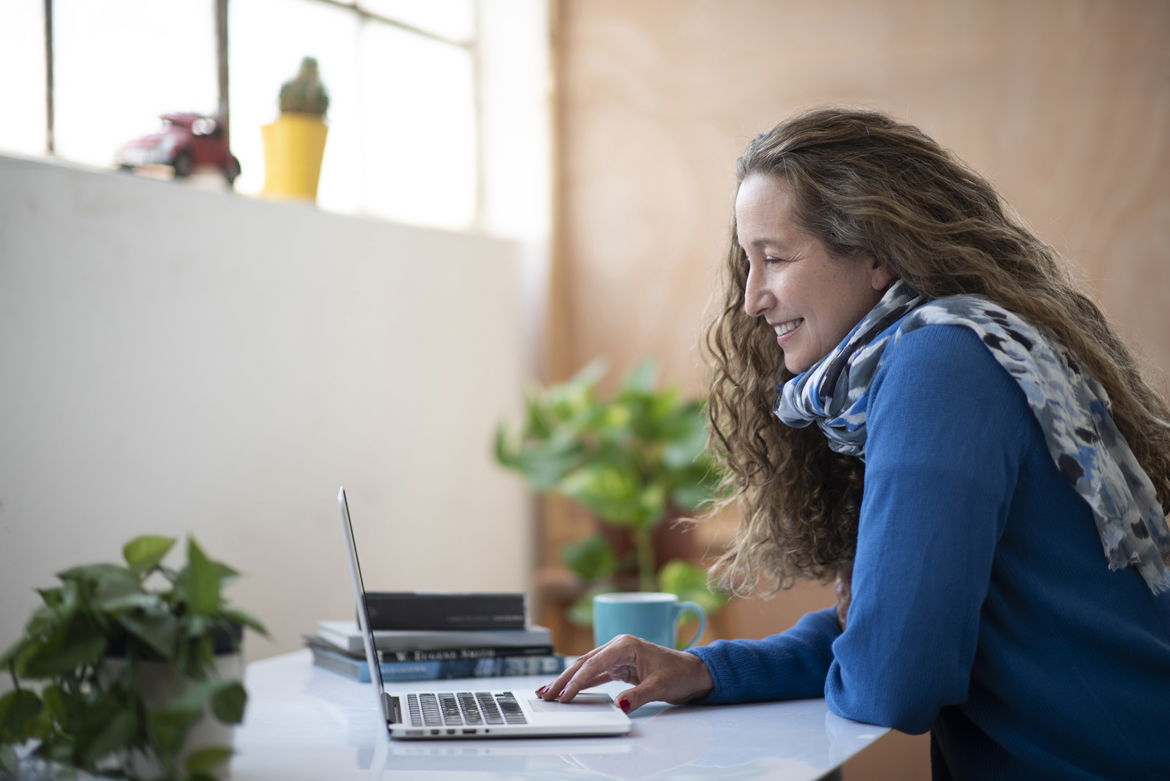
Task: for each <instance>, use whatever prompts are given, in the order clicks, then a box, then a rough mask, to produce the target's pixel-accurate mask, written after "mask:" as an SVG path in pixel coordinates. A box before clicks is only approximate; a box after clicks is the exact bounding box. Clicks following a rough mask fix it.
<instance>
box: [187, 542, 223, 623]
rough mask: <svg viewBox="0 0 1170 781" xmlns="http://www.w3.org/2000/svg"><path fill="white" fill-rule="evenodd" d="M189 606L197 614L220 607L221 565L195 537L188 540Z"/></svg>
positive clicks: (209, 611)
mask: <svg viewBox="0 0 1170 781" xmlns="http://www.w3.org/2000/svg"><path fill="white" fill-rule="evenodd" d="M185 572H186V578H185V585H186V586H187V606H188V607H189V608H190V609H191V612H192V613H195V614H197V615H198V614H208V613H214V612H215V611H216V610H217V609H218V608H219V586H220V582H221V574H220V569H219V567H218V566H217V565H216V564H215V563H214V562H213V561H212V560H211V559H209V558H207V555H206V554H205V553H204V552H203V549H202V548H200V547H199V545H198V543H196V542H195V539H194V538H193V537H192V538H188V540H187V567H186V570H185Z"/></svg>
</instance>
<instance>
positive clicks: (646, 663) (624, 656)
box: [536, 635, 712, 711]
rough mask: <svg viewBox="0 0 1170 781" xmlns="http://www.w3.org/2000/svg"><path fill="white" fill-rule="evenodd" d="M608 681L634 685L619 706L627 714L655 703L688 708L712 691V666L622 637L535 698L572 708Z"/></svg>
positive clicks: (587, 657)
mask: <svg viewBox="0 0 1170 781" xmlns="http://www.w3.org/2000/svg"><path fill="white" fill-rule="evenodd" d="M608 681H625V682H626V683H632V684H634V688H632V689H629V690H627V691H626V692H623V694H622V697H621V698H620V699H619V701H618V704H619V705H620V706H622V709H623V710H626V711H629V710H633V709H635V708H637V707H639V706H641V705H643V704H644V703H647V702H651V701H653V700H666V701H667V702H674V703H678V702H686V701H687V700H690V699H694V698H695V697H699V696H702V695H703V694H706V693H707V692H709V691H710V690H711V686H712V682H711V675H710V673H708V672H707V666H706V665H705V664H703V662H702V660H701V659H699V658H698V657H697V656H694V655H693V654H686V653H681V652H679V651H674V650H671V649H669V648H664V647H662V646H659V645H655V644H654V643H650V642H647V641H646V640H641V639H639V638H637V637H633V636H631V635H620V636H618V637H615V638H614V639H613V640H610V641H609V642H608V643H606V644H605V645H603V646H601V647H600V648H595V649H593V650H592V651H590V652H589V653H587V654H585V655H584V656H582V657H580V658H579V659H577V661H576V662H574V663H573V664H572V665H571V666H570V667H569V668H568V669H567V670H565V671H564V672H563V673H561V675H560V676H558V677H557V679H556V680H555V681H553V682H552V683H550V684H548V685H546V686H542V687H541V688H540V689H537V692H536V693H537V696H539V697H542V698H543V699H545V700H553V699H555V700H559V701H561V702H570V701H571V700H572V699H573V698H574V697H576V696H577V694H578V693H579V692H581V691H582V690H584V689H588V688H591V687H593V686H597V685H599V684H602V683H606V682H608Z"/></svg>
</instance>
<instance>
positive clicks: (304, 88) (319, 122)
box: [260, 57, 329, 201]
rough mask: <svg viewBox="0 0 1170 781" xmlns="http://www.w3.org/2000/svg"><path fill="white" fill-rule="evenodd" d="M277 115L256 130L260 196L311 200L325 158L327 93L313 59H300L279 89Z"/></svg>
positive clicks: (313, 196) (315, 61)
mask: <svg viewBox="0 0 1170 781" xmlns="http://www.w3.org/2000/svg"><path fill="white" fill-rule="evenodd" d="M279 104H280V115H279V116H278V117H277V118H276V121H275V122H272V123H270V124H267V125H264V126H263V127H261V128H260V133H261V139H262V140H263V142H264V195H266V196H268V197H272V198H287V199H300V200H309V201H313V200H316V198H317V181H318V179H319V178H320V175H321V160H322V158H323V157H324V155H325V136H326V135H327V134H328V132H329V128H328V127H327V126H326V124H325V111H326V110H327V109H328V108H329V93H328V92H327V91H326V90H325V85H324V84H322V83H321V76H320V74H319V72H318V68H317V60H316V59H314V58H312V57H305V58H304V59H302V60H301V67H300V70H299V71H298V72H297V75H296V76H295V77H294V78H292V79H291V80H289V81H286V82H285V83H284V84H283V85H281V87H280V100H279Z"/></svg>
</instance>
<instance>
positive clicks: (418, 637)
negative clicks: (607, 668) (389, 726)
mask: <svg viewBox="0 0 1170 781" xmlns="http://www.w3.org/2000/svg"><path fill="white" fill-rule="evenodd" d="M317 634H318V635H320V636H321V637H322V638H324V639H325V640H328V641H329V642H331V643H333V644H334V645H335V646H337V647H338V648H340V649H342V650H345V651H350V652H358V653H365V652H364V651H363V650H362V634H361V632H360V631H358V626H357V622H356V621H318V622H317ZM374 645H375V647H376V648H377V649H378V650H380V651H419V650H434V649H449V648H493V647H507V648H516V647H520V646H537V645H552V632H551V631H549V630H548V629H547V628H546V627H543V626H528V627H525V628H524V629H468V630H446V631H444V630H433V631H395V630H389V629H382V630H377V631H375V632H374Z"/></svg>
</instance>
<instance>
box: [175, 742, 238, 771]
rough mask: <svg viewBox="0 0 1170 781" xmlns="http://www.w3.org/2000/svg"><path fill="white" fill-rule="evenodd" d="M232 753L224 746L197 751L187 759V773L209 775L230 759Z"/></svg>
mask: <svg viewBox="0 0 1170 781" xmlns="http://www.w3.org/2000/svg"><path fill="white" fill-rule="evenodd" d="M233 753H234V752H233V751H232V750H231V749H230V748H226V747H224V746H209V747H207V748H203V749H199V750H198V751H196V752H193V753H192V754H191V755H190V756H188V757H187V762H186V765H187V772H189V773H193V774H194V773H211V771H213V770H215V769H216V768H217V767H219V766H220V765H222V764H223V763H225V762H227V761H228V760H229V759H231V758H232V754H233Z"/></svg>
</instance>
